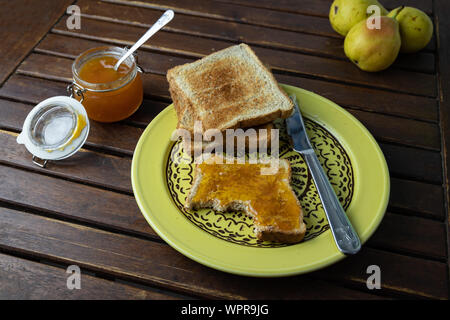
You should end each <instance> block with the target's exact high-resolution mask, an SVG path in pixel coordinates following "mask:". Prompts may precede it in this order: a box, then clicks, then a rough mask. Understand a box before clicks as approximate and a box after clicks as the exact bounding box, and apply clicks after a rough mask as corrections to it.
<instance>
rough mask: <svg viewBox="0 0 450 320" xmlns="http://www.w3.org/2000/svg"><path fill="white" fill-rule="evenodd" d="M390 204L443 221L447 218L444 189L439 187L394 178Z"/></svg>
mask: <svg viewBox="0 0 450 320" xmlns="http://www.w3.org/2000/svg"><path fill="white" fill-rule="evenodd" d="M389 204H390V206H392V207H395V208H399V209H403V210H413V211H415V210H418V211H420V212H422V213H423V214H424V215H425V216H429V217H434V218H438V219H441V220H442V219H443V218H444V216H445V214H444V195H443V189H442V186H438V185H432V184H428V183H422V182H416V181H407V180H402V179H396V178H392V179H391V197H390V202H389Z"/></svg>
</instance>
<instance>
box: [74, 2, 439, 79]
mask: <svg viewBox="0 0 450 320" xmlns="http://www.w3.org/2000/svg"><path fill="white" fill-rule="evenodd" d="M315 3H320V2H318V1H315ZM77 4H78V5H79V6H80V8H81V12H82V16H83V17H90V18H95V19H101V20H106V21H112V22H115V23H122V24H131V25H136V26H142V27H146V28H149V27H150V26H151V24H152V23H153V22H154V21H156V20H157V19H158V18H159V16H160V15H161V11H159V10H153V9H149V8H141V7H132V6H123V5H119V4H113V3H105V2H101V1H92V0H81V1H78V3H77ZM307 5H308V3H307V4H306V6H307ZM304 6H305V5H304V4H303V5H302V7H304ZM306 6H305V7H306ZM164 30H169V31H171V32H177V33H183V34H190V35H195V36H203V37H211V38H214V39H222V40H229V41H233V42H245V43H247V44H251V45H259V46H266V47H271V48H279V49H287V50H294V51H298V52H302V53H309V54H312V55H323V56H329V57H332V58H337V59H346V57H345V54H344V49H343V41H342V39H336V38H330V37H317V36H314V35H311V34H303V33H298V32H293V31H286V30H277V29H273V28H267V27H261V26H253V25H248V24H242V23H236V22H231V21H220V20H216V19H210V18H203V17H193V16H188V15H177V19H174V20H173V21H171V22H170V24H168V25H167V26H166V27H165V28H164ZM231 44H232V43H230V45H231ZM411 62H413V63H411ZM393 67H399V68H404V69H407V70H412V71H419V72H427V73H433V72H434V70H435V59H434V54H433V53H430V52H419V53H417V54H413V55H411V54H410V55H401V56H400V57H399V58H398V59H397V61H396V62H395V63H394V66H393Z"/></svg>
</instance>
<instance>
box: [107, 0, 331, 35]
mask: <svg viewBox="0 0 450 320" xmlns="http://www.w3.org/2000/svg"><path fill="white" fill-rule="evenodd" d="M105 2H111V3H120V4H126V5H133V6H138V7H146V8H156V9H172V10H174V11H175V12H177V13H182V14H186V15H194V16H201V17H208V18H214V19H221V20H226V21H234V22H240V23H248V24H255V25H259V26H266V27H274V28H277V29H284V30H292V31H299V32H305V33H312V34H316V35H327V36H331V37H339V36H338V35H337V34H336V33H335V32H334V31H333V29H332V28H331V26H330V24H329V22H328V19H325V18H321V17H313V16H306V15H305V16H299V15H297V14H292V13H287V12H276V11H272V10H266V9H259V8H245V7H242V6H239V5H233V4H229V3H220V2H212V1H206V0H184V1H176V0H156V1H155V0H152V1H149V0H148V1H147V0H141V1H122V0H108V1H105Z"/></svg>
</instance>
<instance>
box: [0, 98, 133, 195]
mask: <svg viewBox="0 0 450 320" xmlns="http://www.w3.org/2000/svg"><path fill="white" fill-rule="evenodd" d="M9 105H10V107H12V108H14V107H17V105H14V104H13V103H11V104H9ZM16 114H18V113H16ZM1 122H2V123H1V124H2V125H3V123H4V122H3V121H1ZM9 124H10V125H11V127H13V128H14V129H16V128H17V127H16V125H15V124H11V123H9ZM16 138H17V134H16V133H13V132H10V131H4V130H0V145H1V146H2V148H0V162H2V163H6V164H9V165H13V166H17V167H21V168H25V169H28V170H34V171H36V170H38V171H39V172H42V173H44V174H49V175H54V176H58V177H61V178H64V179H70V180H75V181H79V182H82V183H88V184H93V185H97V186H100V187H102V188H108V189H115V190H118V191H122V192H127V193H131V192H132V189H131V179H130V171H131V159H129V158H121V157H116V156H112V155H107V154H104V153H99V152H94V151H90V150H86V149H81V150H80V151H79V152H77V153H76V154H75V155H73V156H72V157H70V158H68V159H65V160H61V161H58V162H57V164H53V163H52V162H50V163H49V164H48V166H47V167H46V168H45V169H42V168H38V167H37V166H36V165H34V164H33V163H32V162H31V154H30V153H29V152H28V151H27V150H26V148H23V146H18V145H17V142H16Z"/></svg>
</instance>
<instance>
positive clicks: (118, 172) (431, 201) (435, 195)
mask: <svg viewBox="0 0 450 320" xmlns="http://www.w3.org/2000/svg"><path fill="white" fill-rule="evenodd" d="M0 105H1V104H0ZM9 106H10V107H11V106H13V108H17V107H18V106H17V105H15V104H12V105H11V104H10V105H9ZM13 114H14V113H13ZM8 120H9V119H8V118H5V119H4V120H3V121H2V122H0V125H2V126H6V127H12V129H17V127H16V126H17V124H14V117H11V122H8ZM19 128H20V127H19ZM0 142H2V143H3V144H4V146H5V148H4V149H3V150H4V152H0V162H4V163H8V164H10V165H14V166H20V167H22V168H26V169H33V170H35V171H36V170H39V171H40V172H43V173H50V172H51V173H52V174H53V175H56V176H60V177H63V178H69V179H72V180H76V181H81V182H87V183H89V184H93V185H98V186H102V187H107V188H111V189H115V190H119V191H125V192H129V193H131V192H132V190H131V186H130V181H124V180H126V179H127V177H129V172H130V170H129V168H130V160H129V159H126V158H117V157H108V156H104V155H101V154H96V153H93V152H88V151H85V152H84V153H81V154H79V155H76V156H74V158H70V159H67V160H64V161H62V162H58V163H57V164H54V165H50V166H49V167H48V171H47V170H41V169H38V168H37V167H35V166H34V165H32V163H31V162H30V155H29V154H28V152H27V151H26V149H25V148H23V147H20V148H17V146H16V145H15V137H14V135H12V134H11V133H9V134H8V133H5V132H4V133H3V134H0ZM8 147H10V148H14V149H17V151H16V152H10V151H9V150H10V148H8ZM399 151H402V150H401V149H400V150H399ZM394 152H395V151H394ZM91 159H92V161H93V162H91ZM94 160H95V161H94ZM98 162H100V164H101V167H102V168H97V167H98V166H100V164H99V163H98ZM80 163H83V166H82V167H80V166H79V164H80ZM417 166H420V162H417ZM95 171H97V172H95ZM19 172H21V171H19ZM105 173H107V174H106V175H104V174H105ZM29 179H31V178H29ZM42 179H45V177H43V178H42ZM52 181H53V180H52ZM55 181H56V180H55ZM29 187H32V186H31V185H29ZM80 188H81V190H84V189H83V188H82V187H80ZM391 188H392V190H391V200H390V203H391V206H393V207H395V208H399V209H402V210H412V211H414V212H419V213H421V212H423V215H424V216H425V217H435V218H442V217H443V207H442V202H440V201H441V200H442V190H441V187H440V186H436V185H431V184H427V183H419V182H414V181H408V180H403V179H392V186H391ZM424 190H431V191H432V192H430V191H429V192H427V193H425V194H424ZM30 192H33V189H31V190H30ZM83 192H84V191H83ZM85 193H87V191H86V192H85ZM30 197H31V196H30ZM410 197H411V198H413V200H411V199H410ZM36 198H38V196H36ZM5 200H6V201H11V200H13V198H5ZM20 203H21V204H22V205H26V202H20ZM39 208H42V209H44V210H48V209H51V208H50V207H47V206H45V205H43V207H39ZM63 214H64V212H63ZM133 214H134V215H133V217H134V218H136V216H137V215H138V214H137V213H133ZM100 223H102V221H100ZM142 224H145V222H142ZM122 227H123V226H122Z"/></svg>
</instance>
